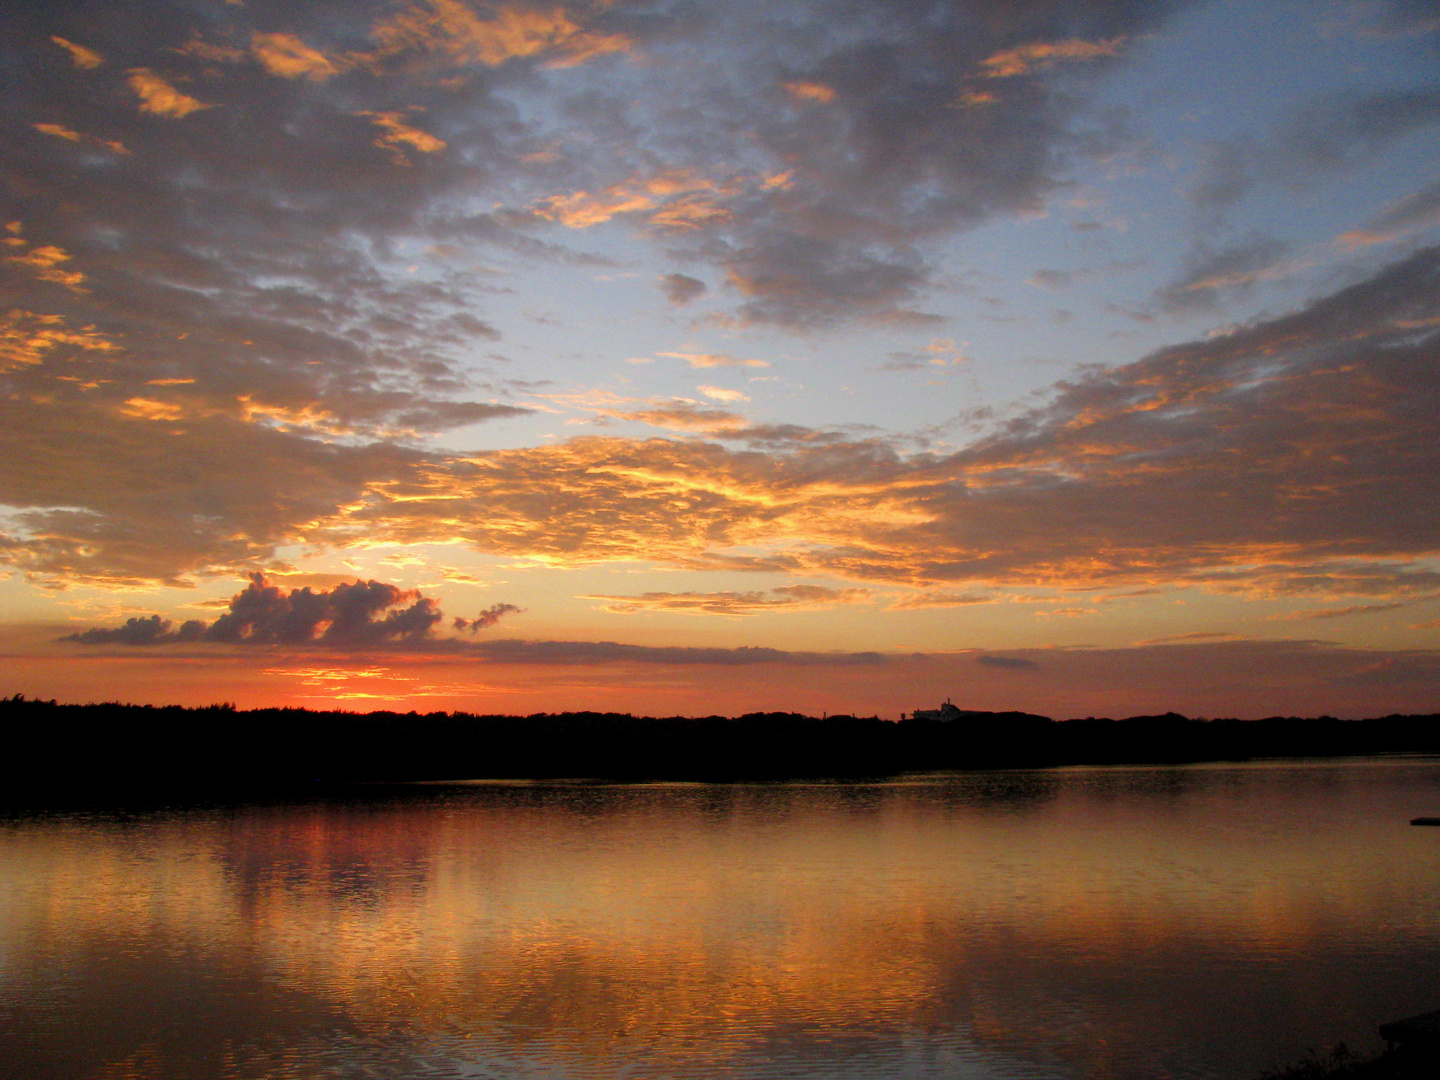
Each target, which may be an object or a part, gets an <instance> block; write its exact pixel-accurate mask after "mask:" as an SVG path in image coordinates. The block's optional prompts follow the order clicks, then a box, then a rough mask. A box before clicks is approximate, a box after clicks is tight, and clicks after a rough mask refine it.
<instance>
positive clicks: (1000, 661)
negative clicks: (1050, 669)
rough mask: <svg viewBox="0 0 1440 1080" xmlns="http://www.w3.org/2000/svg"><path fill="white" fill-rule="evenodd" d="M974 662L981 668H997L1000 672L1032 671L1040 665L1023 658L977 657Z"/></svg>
mask: <svg viewBox="0 0 1440 1080" xmlns="http://www.w3.org/2000/svg"><path fill="white" fill-rule="evenodd" d="M975 662H976V663H977V664H979V665H981V666H982V667H988V668H998V669H1000V670H1001V671H1034V670H1035V669H1036V668H1038V667H1039V666H1040V665H1039V664H1037V663H1036V662H1035V661H1034V660H1027V659H1025V658H1024V657H1023V656H984V655H981V656H977V657H975Z"/></svg>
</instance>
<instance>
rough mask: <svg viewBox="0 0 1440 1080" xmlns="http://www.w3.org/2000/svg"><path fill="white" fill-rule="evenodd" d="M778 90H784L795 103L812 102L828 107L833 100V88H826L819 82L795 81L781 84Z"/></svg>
mask: <svg viewBox="0 0 1440 1080" xmlns="http://www.w3.org/2000/svg"><path fill="white" fill-rule="evenodd" d="M780 89H782V90H784V91H785V92H786V93H788V94H789V95H790V96H791V97H793V98H794V99H795V100H797V101H814V102H818V103H819V104H821V105H828V104H830V102H832V101H834V100H835V89H834V87H831V86H827V85H825V84H824V83H821V82H810V81H809V80H805V79H797V80H796V81H794V82H784V83H781V84H780Z"/></svg>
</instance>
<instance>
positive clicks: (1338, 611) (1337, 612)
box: [1277, 597, 1434, 621]
mask: <svg viewBox="0 0 1440 1080" xmlns="http://www.w3.org/2000/svg"><path fill="white" fill-rule="evenodd" d="M1420 599H1434V597H1421V598H1420ZM1415 602H1416V601H1414V600H1399V601H1396V602H1395V603H1391V604H1352V605H1350V606H1349V607H1341V608H1323V609H1321V610H1319V611H1294V612H1291V613H1290V614H1288V615H1280V616H1277V618H1280V619H1285V620H1290V621H1293V620H1301V619H1304V620H1309V619H1347V618H1349V617H1350V616H1352V615H1370V614H1373V613H1374V612H1377V611H1394V610H1396V609H1397V608H1403V607H1409V606H1410V605H1411V604H1413V603H1415Z"/></svg>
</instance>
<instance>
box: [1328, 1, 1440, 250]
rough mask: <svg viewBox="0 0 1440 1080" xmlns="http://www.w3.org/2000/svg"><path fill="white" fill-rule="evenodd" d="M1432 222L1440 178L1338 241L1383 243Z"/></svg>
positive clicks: (1438, 221) (1437, 219) (1436, 220)
mask: <svg viewBox="0 0 1440 1080" xmlns="http://www.w3.org/2000/svg"><path fill="white" fill-rule="evenodd" d="M1437 18H1440V16H1437ZM1434 225H1440V180H1436V181H1434V182H1433V183H1430V184H1426V185H1425V186H1424V187H1423V188H1421V189H1420V190H1419V191H1416V192H1412V193H1411V194H1409V195H1407V196H1405V198H1403V199H1400V200H1399V201H1397V202H1396V203H1394V204H1393V205H1392V206H1390V207H1389V208H1388V209H1386V210H1385V212H1384V213H1382V214H1378V215H1376V216H1375V217H1374V218H1372V219H1371V220H1370V221H1369V222H1368V223H1367V224H1366V225H1365V227H1364V228H1363V229H1357V230H1355V231H1354V232H1348V233H1344V234H1342V235H1341V236H1340V241H1341V243H1349V244H1354V245H1357V246H1359V245H1363V244H1379V243H1386V242H1388V241H1390V240H1395V239H1398V238H1399V237H1402V236H1404V235H1406V234H1407V233H1410V232H1415V231H1418V230H1420V229H1425V228H1429V227H1431V226H1434Z"/></svg>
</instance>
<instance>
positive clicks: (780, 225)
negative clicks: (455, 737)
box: [0, 0, 1440, 717]
mask: <svg viewBox="0 0 1440 1080" xmlns="http://www.w3.org/2000/svg"><path fill="white" fill-rule="evenodd" d="M0 25H3V28H4V40H5V42H6V45H5V50H6V57H7V63H8V64H9V70H10V71H11V73H12V77H11V78H9V79H7V82H6V88H5V89H4V91H3V92H0V101H3V104H4V112H3V117H0V121H3V124H4V133H5V137H4V142H3V149H0V152H3V154H4V163H5V167H4V174H3V183H4V185H5V192H6V205H5V209H4V212H3V218H4V220H3V221H0V241H3V251H0V283H3V288H4V290H5V295H4V302H3V303H0V381H3V383H4V394H3V395H0V409H3V411H4V415H3V418H0V439H3V442H4V445H3V452H0V565H3V569H0V574H4V575H5V576H4V578H3V580H0V604H3V609H0V610H3V616H0V617H3V622H0V675H3V680H0V681H3V689H4V691H5V692H7V693H16V692H18V693H25V694H28V695H36V696H42V697H46V698H49V697H56V698H60V699H62V700H67V701H85V700H116V699H119V700H128V701H142V702H154V703H166V702H178V703H184V704H204V703H208V702H211V701H217V700H228V701H235V702H236V703H238V704H241V705H244V706H260V705H271V704H300V705H308V706H312V707H334V706H339V707H345V708H355V709H364V708H370V707H386V708H390V707H400V708H406V709H408V708H418V709H422V710H429V709H436V708H442V709H455V708H461V709H468V710H474V711H485V712H524V713H528V712H536V711H559V710H562V709H584V708H604V709H616V710H620V711H630V712H636V713H651V714H673V713H681V714H702V713H717V712H718V713H738V712H744V711H751V710H770V709H776V710H796V711H803V712H811V713H819V712H822V711H827V712H855V713H860V714H864V715H869V714H872V713H878V714H879V715H882V716H896V715H898V714H899V713H900V712H902V711H906V712H908V711H910V710H912V709H915V708H919V707H932V706H933V705H934V704H936V703H937V702H938V701H940V700H943V699H944V698H946V697H950V698H952V699H954V700H955V701H956V702H957V703H959V704H962V705H966V706H968V707H973V708H996V709H1009V708H1018V709H1026V710H1030V711H1036V712H1043V713H1046V714H1049V715H1053V716H1061V717H1063V716H1084V715H1126V714H1133V713H1141V712H1156V711H1165V710H1168V709H1175V710H1178V711H1181V712H1186V713H1188V714H1191V715H1209V716H1216V715H1236V716H1259V715H1268V714H1274V713H1288V714H1318V713H1332V714H1336V715H1342V716H1360V715H1379V714H1383V713H1388V712H1393V711H1406V712H1433V711H1436V710H1440V651H1437V637H1440V564H1437V551H1440V484H1437V476H1440V439H1437V435H1440V431H1437V426H1440V424H1437V417H1440V368H1437V362H1440V248H1437V246H1436V245H1437V242H1440V170H1437V166H1436V162H1437V161H1440V87H1437V83H1436V80H1435V78H1434V72H1435V70H1436V60H1437V52H1440V20H1437V19H1436V17H1435V13H1434V6H1433V4H1430V3H1427V2H1422V0H1354V2H1350V3H1344V4H1332V5H1314V4H1310V3H1303V2H1298V0H1295V2H1290V0H1282V2H1278V3H1274V4H1266V5H1236V4H1231V3H1223V2H1219V0H1188V2H1187V0H1176V2H1172V3H1142V2H1138V0H1137V2H1134V3H1113V2H1109V0H1106V2H1100V0H1067V2H1065V3H1047V4H1015V3H1008V2H1006V3H1002V2H1000V0H936V2H934V3H926V4H892V3H885V2H881V0H779V2H778V3H777V2H774V0H771V2H767V3H764V4H761V3H755V2H751V0H729V2H725V3H720V2H713V3H712V2H708V0H706V2H701V3H698V4H682V3H679V2H671V0H643V2H642V0H611V2H599V0H593V2H547V3H524V2H514V0H497V2H491V3H482V2H478V0H400V2H384V3H381V2H375V3H355V4H348V5H343V6H336V5H330V4H320V3H309V2H298V3H297V2H286V3H279V2H264V0H247V2H246V3H243V4H241V3H234V2H221V0H215V2H213V3H197V4H193V5H188V6H185V7H156V8H154V9H153V10H147V13H146V17H145V18H143V19H137V18H136V17H135V14H134V9H133V6H132V5H122V4H119V3H115V2H103V0H102V2H96V3H88V4H49V5H43V6H41V5H24V6H21V7H20V8H19V9H18V10H12V11H8V12H6V13H5V14H4V15H0Z"/></svg>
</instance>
